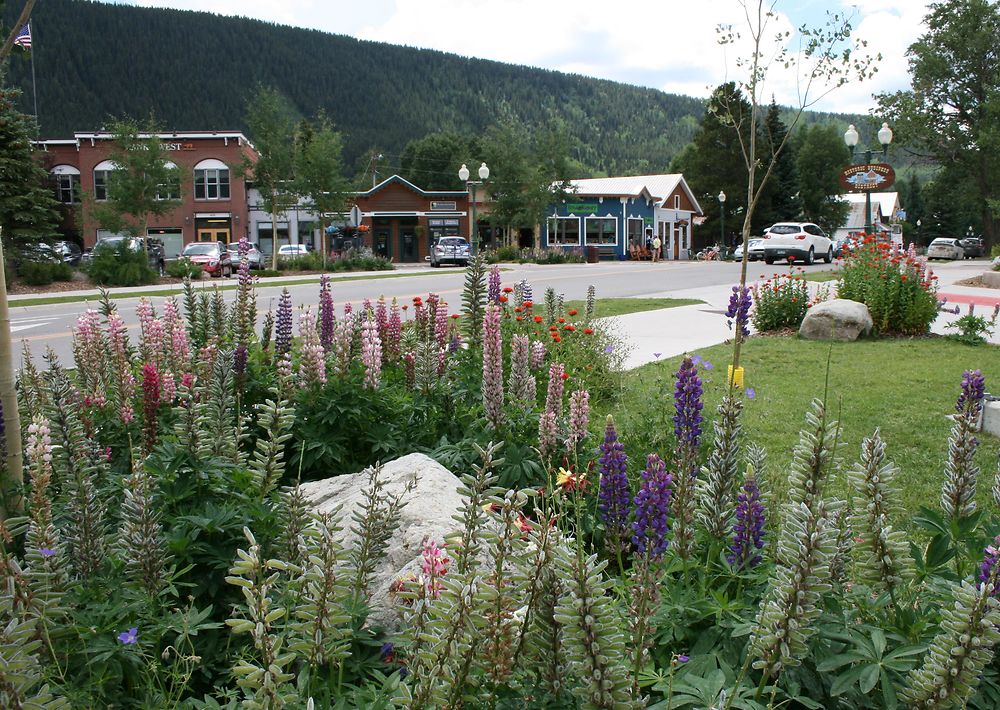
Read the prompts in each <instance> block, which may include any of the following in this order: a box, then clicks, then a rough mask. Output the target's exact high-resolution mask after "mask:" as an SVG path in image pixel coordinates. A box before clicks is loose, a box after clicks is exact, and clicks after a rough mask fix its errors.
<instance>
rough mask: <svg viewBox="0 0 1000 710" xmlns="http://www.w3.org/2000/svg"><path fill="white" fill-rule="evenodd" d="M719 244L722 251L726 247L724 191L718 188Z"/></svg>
mask: <svg viewBox="0 0 1000 710" xmlns="http://www.w3.org/2000/svg"><path fill="white" fill-rule="evenodd" d="M719 246H720V247H722V249H723V251H725V250H726V249H728V246H727V245H726V193H725V192H723V191H722V190H719Z"/></svg>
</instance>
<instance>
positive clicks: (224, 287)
mask: <svg viewBox="0 0 1000 710" xmlns="http://www.w3.org/2000/svg"><path fill="white" fill-rule="evenodd" d="M435 275H436V274H433V273H425V272H423V271H420V272H413V273H404V274H369V275H367V276H332V280H333V281H334V283H337V282H342V281H375V280H380V279H402V278H408V277H411V276H435ZM318 283H319V277H318V276H317V277H316V278H312V279H274V280H266V281H260V282H258V284H257V289H258V290H260V289H265V288H281V287H282V286H303V285H305V286H308V285H309V284H318ZM202 288H203V289H209V290H215V289H218V290H220V291H235V290H236V289H237V288H238V286H237V284H236V283H235V282H232V283H224V284H221V285H220V284H219V283H217V282H212V281H205V282H200V281H199V282H195V289H202ZM183 292H184V287H183V286H181V285H177V286H170V287H167V288H161V289H154V290H149V291H127V290H122V291H114V290H110V291H109V293H110V295H111V299H112V300H118V299H123V298H141V297H142V296H146V297H156V296H176V295H177V294H180V293H183ZM100 298H101V297H100V296H99V295H97V294H87V295H83V296H81V295H80V294H76V295H72V294H70V295H64V296H38V297H33V298H18V299H13V300H11V301H10V305H11V307H18V306H25V307H26V306H47V305H50V304H54V303H86V302H89V301H95V302H96V301H99V300H100Z"/></svg>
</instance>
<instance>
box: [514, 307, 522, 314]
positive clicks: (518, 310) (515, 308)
mask: <svg viewBox="0 0 1000 710" xmlns="http://www.w3.org/2000/svg"><path fill="white" fill-rule="evenodd" d="M521 310H522V309H521V307H520V306H515V307H514V312H515V313H520V312H521Z"/></svg>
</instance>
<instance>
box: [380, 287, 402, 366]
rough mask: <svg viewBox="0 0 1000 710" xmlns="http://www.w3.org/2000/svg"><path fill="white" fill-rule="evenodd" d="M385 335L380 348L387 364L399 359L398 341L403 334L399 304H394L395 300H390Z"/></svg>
mask: <svg viewBox="0 0 1000 710" xmlns="http://www.w3.org/2000/svg"><path fill="white" fill-rule="evenodd" d="M385 333H386V337H385V340H383V342H382V347H383V348H385V356H386V360H387V361H389V362H395V361H396V360H398V359H399V350H400V344H399V341H400V338H401V337H402V334H403V323H402V320H401V319H400V315H399V304H398V303H396V299H395V298H394V299H392V305H391V306H390V307H389V322H388V323H387V324H386V328H385Z"/></svg>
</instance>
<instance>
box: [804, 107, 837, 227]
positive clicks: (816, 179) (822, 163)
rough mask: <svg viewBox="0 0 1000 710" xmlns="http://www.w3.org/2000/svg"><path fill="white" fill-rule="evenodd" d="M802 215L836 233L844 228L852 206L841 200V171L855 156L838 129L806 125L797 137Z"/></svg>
mask: <svg viewBox="0 0 1000 710" xmlns="http://www.w3.org/2000/svg"><path fill="white" fill-rule="evenodd" d="M796 153H797V154H798V155H797V157H796V161H797V166H798V174H799V201H800V204H801V207H802V216H803V218H804V219H805V220H807V221H809V222H815V223H816V224H818V225H819V226H820V227H821V228H822V229H823V231H824V232H826V233H827V234H832V233H833V232H834V230H836V229H839V228H840V227H841V226H843V224H844V222H845V221H846V220H847V215H848V213H849V211H850V205H848V203H847V202H845V201H844V200H842V199H840V194H841V188H840V181H839V176H840V171H841V170H842V169H843V167H844V166H845V165H847V164H849V163H850V160H851V154H850V151H849V150H848V148H847V146H846V145H844V139H843V137H842V136H841V134H840V131H839V130H838V129H837V127H836V126H832V125H819V124H815V125H812V126H803V127H802V129H801V130H800V131H799V133H798V135H797V136H796Z"/></svg>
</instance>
